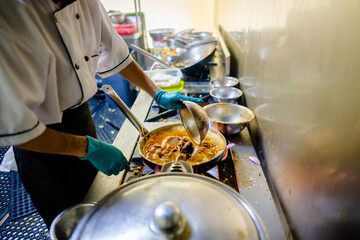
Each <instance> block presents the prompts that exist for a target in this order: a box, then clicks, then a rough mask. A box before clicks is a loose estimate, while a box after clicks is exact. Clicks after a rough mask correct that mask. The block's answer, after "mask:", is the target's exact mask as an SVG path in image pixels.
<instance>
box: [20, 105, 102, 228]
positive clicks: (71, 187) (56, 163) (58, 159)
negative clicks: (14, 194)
mask: <svg viewBox="0 0 360 240" xmlns="http://www.w3.org/2000/svg"><path fill="white" fill-rule="evenodd" d="M47 127H49V128H51V129H54V130H57V131H60V132H65V133H70V134H74V135H81V136H85V135H89V136H92V137H94V138H96V130H95V125H94V121H93V119H92V117H91V114H90V109H89V105H88V103H87V102H86V103H84V104H82V105H81V106H79V107H77V108H75V109H69V110H66V111H65V112H64V114H63V117H62V122H61V123H59V124H52V125H48V126H47ZM14 153H15V159H16V163H17V166H18V171H19V176H20V178H21V181H22V182H23V184H24V187H25V189H26V191H27V192H28V193H29V194H30V196H31V199H32V201H33V203H34V205H35V207H36V209H37V210H38V212H39V213H40V215H41V216H42V217H43V219H44V221H45V223H46V225H47V226H48V227H50V225H51V222H52V221H53V219H54V218H55V217H56V216H57V215H58V214H59V213H60V212H62V211H63V210H64V209H66V208H68V207H71V206H73V205H75V204H77V203H80V202H82V201H83V199H84V197H85V195H86V193H87V191H88V190H89V188H90V186H91V184H92V182H93V180H94V178H95V175H96V174H97V172H98V170H97V169H96V168H95V167H93V165H92V164H91V163H90V162H89V161H87V160H80V159H79V158H77V157H72V156H64V155H54V154H44V153H36V152H32V151H27V150H22V149H19V148H16V147H14Z"/></svg>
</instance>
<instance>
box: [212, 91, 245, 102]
mask: <svg viewBox="0 0 360 240" xmlns="http://www.w3.org/2000/svg"><path fill="white" fill-rule="evenodd" d="M210 95H211V96H212V97H213V98H214V100H215V101H216V102H218V103H234V102H236V101H237V100H238V99H239V98H240V97H241V95H242V91H241V90H239V89H237V88H234V87H219V88H215V89H213V90H211V91H210Z"/></svg>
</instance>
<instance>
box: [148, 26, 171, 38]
mask: <svg viewBox="0 0 360 240" xmlns="http://www.w3.org/2000/svg"><path fill="white" fill-rule="evenodd" d="M174 32H175V29H174V28H157V29H152V30H149V34H150V36H151V37H152V39H156V40H161V39H164V37H165V36H167V35H171V34H173V33H174Z"/></svg>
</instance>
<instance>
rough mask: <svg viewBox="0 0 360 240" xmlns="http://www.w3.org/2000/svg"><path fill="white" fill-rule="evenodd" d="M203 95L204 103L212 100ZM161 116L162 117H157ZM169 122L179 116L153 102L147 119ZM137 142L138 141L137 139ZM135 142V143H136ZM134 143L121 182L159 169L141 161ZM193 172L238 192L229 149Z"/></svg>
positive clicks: (193, 95)
mask: <svg viewBox="0 0 360 240" xmlns="http://www.w3.org/2000/svg"><path fill="white" fill-rule="evenodd" d="M190 96H191V97H199V95H198V94H190ZM207 96H208V95H206V96H205V104H209V103H212V102H213V99H212V98H209V97H207ZM158 116H162V117H158ZM154 119H155V120H156V122H171V121H179V120H180V116H179V114H178V113H177V111H171V110H170V111H165V112H163V111H162V109H161V108H159V106H157V105H156V104H154V103H153V105H152V107H151V109H150V112H149V114H148V117H147V120H150V122H154ZM138 143H139V141H138ZM138 143H137V145H138ZM137 145H136V147H135V149H134V152H133V154H132V157H131V159H130V171H129V172H126V173H125V174H124V175H123V177H122V180H121V184H124V183H127V182H130V181H132V180H135V179H137V178H140V177H143V176H147V175H151V174H158V173H159V172H160V170H161V169H151V168H149V167H148V166H146V165H145V164H144V163H143V159H142V157H141V155H140V152H139V148H138V146H137ZM194 173H195V174H201V175H204V176H207V177H210V178H213V179H217V180H219V181H221V182H223V183H225V184H226V185H228V186H230V187H231V188H233V189H234V190H235V191H237V192H239V185H238V180H237V177H236V171H235V166H234V161H233V156H232V153H231V149H229V150H227V151H226V152H225V154H224V157H223V158H222V159H221V160H220V161H219V162H218V164H217V165H216V166H215V167H213V168H212V169H210V170H209V171H207V172H204V173H197V172H196V170H194Z"/></svg>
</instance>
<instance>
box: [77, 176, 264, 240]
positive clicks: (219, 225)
mask: <svg viewBox="0 0 360 240" xmlns="http://www.w3.org/2000/svg"><path fill="white" fill-rule="evenodd" d="M164 238H168V239H265V238H266V237H265V233H264V230H263V228H262V224H261V223H260V221H259V219H258V217H256V214H255V213H254V212H253V210H252V209H251V207H250V206H249V205H248V204H247V203H246V202H245V201H244V200H243V199H242V198H241V197H240V195H239V194H238V193H236V192H235V191H233V190H232V189H230V188H229V187H227V186H226V185H225V184H222V183H220V182H218V181H215V180H213V179H210V178H208V177H203V176H201V175H197V174H189V173H163V174H156V175H151V176H148V177H143V178H140V179H138V180H136V181H133V182H130V183H128V184H125V185H123V186H122V187H121V188H119V189H118V190H116V191H115V192H113V193H111V194H109V195H108V196H107V197H105V198H104V199H103V200H102V201H100V202H99V203H98V204H97V205H96V207H95V208H94V209H92V210H91V211H90V212H89V213H88V214H87V215H86V216H85V217H84V218H83V219H82V220H81V222H80V223H79V225H78V226H77V228H76V230H75V232H74V234H73V236H72V239H102V240H107V239H164Z"/></svg>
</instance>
